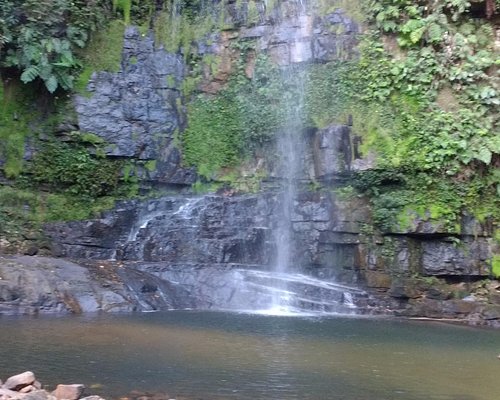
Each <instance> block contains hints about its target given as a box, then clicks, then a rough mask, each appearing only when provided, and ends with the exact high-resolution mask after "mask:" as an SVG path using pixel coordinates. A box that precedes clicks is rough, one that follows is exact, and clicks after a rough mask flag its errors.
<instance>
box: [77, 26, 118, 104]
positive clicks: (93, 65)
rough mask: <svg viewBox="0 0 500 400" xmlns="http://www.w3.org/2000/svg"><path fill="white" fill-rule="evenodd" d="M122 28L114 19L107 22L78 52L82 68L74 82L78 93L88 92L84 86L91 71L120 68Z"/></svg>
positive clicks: (111, 70)
mask: <svg viewBox="0 0 500 400" xmlns="http://www.w3.org/2000/svg"><path fill="white" fill-rule="evenodd" d="M124 29H125V26H124V25H123V23H122V22H121V21H118V20H115V21H111V22H110V23H109V25H108V27H107V29H105V30H101V31H98V32H95V33H94V34H93V35H92V37H91V39H90V42H89V44H88V46H87V47H86V48H85V49H84V50H83V51H81V54H80V57H81V59H82V62H83V65H84V68H83V70H82V71H81V72H80V74H79V76H78V79H77V81H76V83H75V90H76V91H77V92H78V93H80V94H83V95H86V94H88V93H87V92H86V87H87V84H88V82H89V79H90V76H91V75H92V73H93V72H95V71H108V72H118V71H119V70H120V67H121V59H122V49H123V33H124Z"/></svg>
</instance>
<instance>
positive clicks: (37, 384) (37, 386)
mask: <svg viewBox="0 0 500 400" xmlns="http://www.w3.org/2000/svg"><path fill="white" fill-rule="evenodd" d="M33 386H34V387H35V389H39V390H40V389H41V388H42V384H41V383H40V382H38V381H35V382H33Z"/></svg>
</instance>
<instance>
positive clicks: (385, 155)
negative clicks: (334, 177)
mask: <svg viewBox="0 0 500 400" xmlns="http://www.w3.org/2000/svg"><path fill="white" fill-rule="evenodd" d="M208 3H210V4H208ZM207 4H208V6H207ZM224 4H225V3H224V2H222V3H221V2H203V1H188V0H171V1H164V2H158V1H132V0H115V1H102V2H101V1H99V2H97V1H90V0H87V1H85V0H80V1H69V0H56V1H48V0H41V1H32V0H24V1H13V0H6V1H3V2H2V3H1V5H0V73H1V75H2V78H3V80H4V88H2V92H1V94H2V95H1V98H2V102H3V104H2V109H1V110H0V140H1V143H2V148H0V154H1V156H2V158H3V159H4V160H5V164H4V165H3V166H2V168H3V172H4V175H5V176H6V177H8V178H15V177H19V178H18V179H17V187H18V188H20V189H19V190H20V191H19V196H18V197H19V199H20V200H19V201H20V202H21V203H23V202H26V201H28V200H26V199H28V198H30V199H32V200H29V201H28V203H29V204H30V207H29V210H35V209H43V208H44V207H45V206H46V205H47V204H48V202H49V203H50V204H52V205H51V206H50V207H49V208H51V210H53V209H54V208H53V204H56V203H57V204H59V205H62V206H61V208H66V207H67V204H75V205H76V209H75V212H72V213H71V212H62V210H61V211H60V212H59V214H58V213H57V212H52V211H51V212H50V213H48V214H46V216H45V217H41V218H42V219H43V218H46V219H54V218H57V215H59V217H60V218H74V217H78V218H83V217H87V216H88V215H90V214H89V213H87V214H85V213H82V212H80V210H81V207H80V205H81V204H83V203H84V202H85V201H86V202H87V203H88V204H92V205H98V204H102V203H106V204H110V202H109V201H108V200H106V201H103V200H104V199H108V197H107V195H111V196H118V195H119V194H123V193H124V192H128V193H129V192H130V190H128V189H127V186H130V185H129V183H130V182H127V179H126V178H127V176H128V173H127V172H126V171H127V169H129V168H130V165H127V163H126V162H111V161H109V160H107V159H106V158H104V157H102V156H99V146H100V145H101V144H99V143H91V142H89V141H88V140H87V141H85V140H83V141H82V140H81V139H82V134H81V133H76V134H75V136H74V137H73V138H70V140H69V141H67V143H61V141H60V139H59V138H57V137H54V136H53V135H51V134H50V129H51V128H50V127H53V126H54V123H52V124H46V125H44V126H45V128H44V126H41V124H39V121H42V120H44V121H45V120H46V119H47V115H43V114H51V113H52V114H54V113H55V114H56V115H57V114H58V113H57V110H58V109H59V108H60V107H59V106H60V104H61V103H63V102H64V101H63V100H64V99H63V98H64V95H65V93H68V92H70V91H71V90H75V91H78V92H80V93H85V87H86V84H87V82H88V80H89V77H90V75H91V73H92V72H93V71H95V70H107V71H111V72H115V71H118V70H119V68H120V54H121V46H122V37H123V29H124V26H125V25H126V24H128V23H136V24H138V25H141V26H142V28H143V29H145V30H147V29H148V28H149V27H150V26H151V27H153V28H154V34H155V37H156V40H157V44H158V45H163V46H164V47H165V48H166V49H168V50H169V51H171V52H178V53H180V54H182V55H183V56H184V60H185V62H186V64H187V65H188V66H189V68H190V72H189V75H188V76H187V77H186V79H185V81H184V84H183V86H184V87H183V94H184V103H185V105H186V106H187V113H188V125H187V128H186V130H185V132H183V133H182V134H181V135H180V140H179V145H180V146H182V150H183V154H184V162H185V163H186V165H193V166H195V167H197V170H198V172H199V173H200V175H201V176H203V177H204V178H205V179H206V180H210V179H220V177H221V173H220V171H221V170H224V173H225V174H227V170H228V168H234V167H237V166H238V165H240V164H241V163H242V162H243V160H245V158H247V157H249V156H251V155H252V153H253V151H254V150H255V148H256V147H257V146H258V145H259V144H262V143H265V142H267V141H270V140H272V138H273V135H274V134H275V132H277V131H278V130H279V128H280V127H282V126H283V125H284V124H286V117H285V113H284V111H283V110H285V109H286V107H290V106H296V105H293V101H294V100H297V99H298V96H296V94H297V91H298V90H300V89H305V98H304V103H303V104H302V105H301V106H302V109H303V113H302V120H303V123H304V124H305V125H307V126H314V127H318V128H322V127H324V126H327V125H328V124H331V123H339V122H340V123H342V122H345V121H346V118H347V116H348V115H352V116H353V121H354V128H353V129H354V131H355V133H356V134H357V135H360V136H362V138H363V145H362V151H363V153H364V155H367V154H371V155H373V157H374V158H375V160H376V168H375V169H374V170H372V171H370V172H367V173H364V174H358V175H356V176H355V177H353V181H352V186H353V188H354V189H355V190H357V191H359V192H361V193H364V194H366V195H368V196H370V198H371V199H372V204H373V206H374V218H375V223H376V225H377V227H378V228H379V229H381V230H382V231H384V230H394V229H405V228H407V227H408V224H409V223H410V221H411V219H412V217H413V216H414V215H417V214H418V215H420V216H424V217H426V218H429V219H432V220H442V221H445V224H446V226H447V227H448V228H449V231H450V232H456V231H457V229H459V228H457V223H458V220H459V217H460V215H461V214H462V213H463V212H465V211H467V212H469V213H471V214H474V215H475V216H476V217H477V218H479V219H480V220H483V221H484V220H487V219H488V218H490V219H494V220H496V221H498V220H500V216H499V212H500V211H499V210H500V204H499V198H500V173H499V171H500V169H499V167H500V156H499V154H500V134H499V131H498V106H499V105H500V100H499V92H498V90H499V88H498V78H497V75H496V74H497V71H498V57H497V53H495V48H494V43H495V40H494V31H493V24H492V23H491V22H490V21H489V20H488V18H495V14H494V13H495V7H498V8H500V4H499V2H498V1H496V2H494V1H490V0H488V1H486V2H469V1H466V0H443V1H437V2H436V1H421V2H413V1H407V0H358V1H341V0H337V1H326V0H318V2H317V3H316V4H317V11H318V12H319V13H323V14H325V13H328V12H331V11H332V10H334V9H335V8H337V7H344V9H346V10H347V11H348V13H349V14H350V15H352V16H353V17H355V18H357V19H358V20H359V21H358V22H361V23H363V24H365V25H366V26H367V27H368V29H367V30H366V31H365V34H364V35H363V37H362V38H361V43H360V58H359V59H356V60H350V61H347V62H331V63H327V64H318V65H312V66H310V67H309V68H308V69H307V70H299V71H295V72H296V73H297V74H299V76H300V78H301V79H300V81H301V84H300V87H299V86H298V85H297V82H296V81H290V80H287V79H284V77H283V74H282V72H281V71H280V69H279V68H278V67H276V66H274V65H273V64H272V63H271V62H270V60H269V59H268V58H267V57H266V55H264V54H254V53H253V48H254V43H253V42H252V41H251V40H239V39H236V40H233V41H232V42H231V46H232V49H231V50H232V54H233V55H235V56H234V57H233V60H232V63H233V65H232V68H231V71H232V72H231V76H230V77H229V78H228V79H227V82H226V83H225V84H224V85H222V87H221V89H220V90H218V91H217V93H216V94H206V93H200V91H199V90H198V89H199V87H200V83H202V81H203V80H207V79H212V78H214V77H215V76H217V74H218V72H219V68H220V63H221V60H220V59H219V58H218V57H217V56H216V55H213V54H203V55H202V54H198V52H197V51H198V50H197V49H198V47H199V46H197V43H199V42H203V43H204V44H205V45H206V46H209V45H210V44H211V43H212V41H213V40H214V39H213V35H211V33H213V32H217V31H220V30H228V29H231V28H234V26H232V25H231V23H233V24H234V23H235V22H234V21H235V18H236V20H238V21H239V22H238V23H243V22H244V23H246V24H248V25H253V24H256V23H258V22H259V21H262V20H265V19H266V18H268V16H269V14H270V11H271V10H272V8H273V7H274V6H275V5H277V6H279V2H272V1H268V2H267V8H266V7H264V6H263V3H262V2H259V1H253V0H250V1H240V0H237V1H235V2H231V7H233V9H234V10H236V17H234V15H233V18H232V19H231V18H229V17H228V14H227V11H226V8H225V7H222V5H224ZM233 14H234V13H233ZM249 57H254V58H255V65H254V68H253V72H252V74H251V76H249V74H247V73H246V71H245V68H246V65H247V63H248V60H249ZM207 71H208V72H207ZM20 82H23V83H26V84H28V85H32V86H24V87H23V85H21V84H20ZM35 85H38V88H40V87H41V86H43V87H45V88H46V89H47V91H48V92H51V93H54V95H52V96H50V95H49V96H47V98H48V99H49V100H48V101H47V102H46V103H47V104H48V105H49V106H45V107H42V113H41V114H40V113H38V112H35V111H34V109H35V108H34V107H33V104H34V103H33V98H32V96H31V95H30V91H31V92H33V88H35ZM27 87H28V88H31V89H30V90H25V89H26V88H27ZM56 97H58V98H57V99H56ZM290 104H292V105H290ZM12 115H15V116H16V117H15V118H12ZM35 125H36V126H38V130H42V131H44V137H45V138H47V135H48V140H44V142H43V143H42V144H41V145H40V146H39V147H40V149H41V150H40V152H39V153H38V154H37V155H36V156H35V157H34V158H33V160H32V163H31V166H29V167H27V168H24V170H23V155H24V152H25V141H26V138H27V137H28V136H29V135H30V132H31V133H33V132H34V129H33V128H34V126H35ZM47 132H48V133H47ZM33 140H35V138H33ZM124 171H125V173H124ZM133 183H134V185H135V184H136V182H133ZM40 186H42V187H43V188H45V189H46V190H48V191H50V193H52V194H50V195H48V194H45V195H43V196H41V197H40V196H38V197H37V196H35V197H30V195H27V194H26V193H34V192H33V191H34V190H35V189H34V188H38V187H40ZM134 187H135V186H134ZM21 188H22V190H21ZM129 189H130V187H129ZM0 190H1V191H3V192H6V193H7V192H8V194H9V196H11V197H12V196H13V195H12V193H13V192H12V191H13V190H15V189H13V188H7V189H6V188H3V189H0ZM132 192H133V190H132ZM0 195H1V193H0ZM50 196H59V197H58V199H66V200H64V201H63V200H58V201H55V200H54V198H52V197H50ZM15 197H16V196H14V197H13V198H15ZM35 198H36V200H34V199H35ZM67 199H74V201H67ZM6 204H7V203H6ZM6 207H10V206H9V205H8V204H7V205H6ZM92 208H93V206H92V207H88V209H89V210H90V209H92ZM97 208H98V207H97ZM94 209H96V208H94ZM9 210H11V209H10V208H9ZM9 212H12V210H11V211H9ZM30 212H31V211H30ZM3 215H6V214H3ZM7 215H8V214H7ZM41 215H45V214H43V213H42V214H41ZM4 226H5V225H4Z"/></svg>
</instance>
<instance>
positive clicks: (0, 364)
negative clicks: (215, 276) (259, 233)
mask: <svg viewBox="0 0 500 400" xmlns="http://www.w3.org/2000/svg"><path fill="white" fill-rule="evenodd" d="M0 326H1V330H0V377H1V378H3V379H5V378H6V377H7V375H9V374H13V373H17V372H21V371H24V370H28V369H29V370H33V371H34V372H36V374H37V376H38V377H39V379H40V380H41V381H42V382H43V383H44V384H50V385H54V384H56V383H60V382H65V383H76V382H77V383H84V384H85V385H87V386H91V385H102V386H101V387H100V388H99V389H93V390H92V393H95V394H101V395H105V396H108V397H119V396H122V395H125V394H127V393H128V392H130V391H131V390H134V389H137V390H149V391H166V392H168V393H169V394H170V395H171V396H173V397H174V396H187V397H190V398H193V399H194V398H196V399H242V400H247V399H248V400H250V399H253V400H255V399H315V400H317V399H346V400H347V399H352V400H390V399H405V400H417V399H419V400H420V399H421V400H424V399H425V400H433V399H436V400H437V399H439V400H452V399H453V400H497V399H498V396H499V379H500V361H499V360H498V359H497V358H496V356H497V354H498V353H500V333H499V332H498V331H494V330H483V329H473V328H469V327H461V326H449V325H442V324H435V323H434V324H428V323H422V322H403V321H394V320H376V319H354V318H314V317H313V318H311V317H309V318H302V317H276V316H263V315H248V314H236V313H219V312H197V311H174V312H166V313H149V314H129V315H100V316H90V317H89V316H79V317H39V318H34V319H32V318H14V317H2V318H0Z"/></svg>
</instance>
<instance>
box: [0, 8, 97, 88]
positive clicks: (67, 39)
mask: <svg viewBox="0 0 500 400" xmlns="http://www.w3.org/2000/svg"><path fill="white" fill-rule="evenodd" d="M105 10H106V8H105V6H100V5H98V4H97V3H95V2H88V1H84V0H76V1H70V0H50V1H49V0H23V1H20V2H19V1H12V0H5V1H3V2H2V5H1V6H0V21H2V24H0V25H1V26H2V28H0V29H1V30H0V69H6V68H15V69H17V70H19V72H20V79H21V81H22V82H24V83H28V82H32V81H34V80H35V79H40V80H42V81H43V82H44V84H45V87H46V88H47V90H48V91H49V92H50V93H53V92H55V91H56V90H57V88H61V89H63V90H69V89H71V88H72V87H73V81H74V77H75V73H76V71H77V70H78V68H79V67H80V63H79V61H78V59H77V57H76V56H75V51H76V49H78V48H82V47H84V46H85V45H86V43H87V40H88V38H89V34H90V32H91V31H93V30H95V29H96V28H97V27H98V26H100V25H101V24H102V23H103V15H105Z"/></svg>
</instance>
